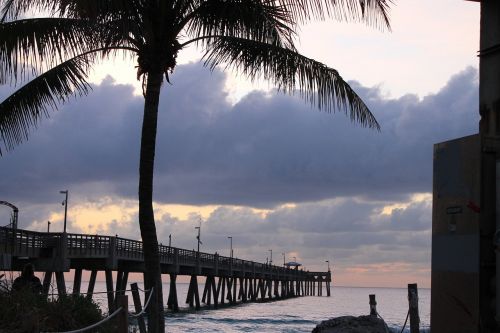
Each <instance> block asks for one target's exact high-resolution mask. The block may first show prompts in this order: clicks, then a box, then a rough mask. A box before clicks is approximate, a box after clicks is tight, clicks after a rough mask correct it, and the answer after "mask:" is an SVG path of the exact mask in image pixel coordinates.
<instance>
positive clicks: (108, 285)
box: [104, 269, 114, 312]
mask: <svg viewBox="0 0 500 333" xmlns="http://www.w3.org/2000/svg"><path fill="white" fill-rule="evenodd" d="M104 274H105V276H106V294H107V296H108V310H109V312H112V311H113V309H114V297H113V296H114V295H113V274H112V271H111V270H110V269H106V270H105V271H104Z"/></svg>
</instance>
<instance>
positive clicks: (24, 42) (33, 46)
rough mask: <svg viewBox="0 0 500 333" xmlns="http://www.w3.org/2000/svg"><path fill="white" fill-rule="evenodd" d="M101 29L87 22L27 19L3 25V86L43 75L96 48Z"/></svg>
mask: <svg viewBox="0 0 500 333" xmlns="http://www.w3.org/2000/svg"><path fill="white" fill-rule="evenodd" d="M96 33H97V29H93V27H92V26H91V25H90V24H89V22H87V21H84V20H73V19H66V18H40V19H25V20H18V21H13V22H4V23H0V83H1V84H4V83H6V82H7V81H9V80H12V81H13V82H16V81H17V80H18V75H20V78H21V79H23V78H25V77H26V74H30V73H33V72H41V71H43V70H44V69H47V68H51V67H53V65H54V64H57V63H61V62H62V61H64V60H66V59H68V58H72V57H74V56H75V55H77V54H81V53H83V52H86V51H87V50H88V49H91V48H93V47H95V45H94V44H95V43H96V42H97V41H99V39H97V38H93V37H95V34H96Z"/></svg>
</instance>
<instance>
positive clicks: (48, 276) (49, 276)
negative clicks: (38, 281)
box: [42, 271, 52, 295]
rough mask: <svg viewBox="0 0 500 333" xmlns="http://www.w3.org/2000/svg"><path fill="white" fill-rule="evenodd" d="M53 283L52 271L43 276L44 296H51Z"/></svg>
mask: <svg viewBox="0 0 500 333" xmlns="http://www.w3.org/2000/svg"><path fill="white" fill-rule="evenodd" d="M51 281H52V271H47V272H45V275H44V276H43V284H42V293H43V294H44V295H48V294H49V288H50V282H51Z"/></svg>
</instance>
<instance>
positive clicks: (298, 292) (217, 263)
mask: <svg viewBox="0 0 500 333" xmlns="http://www.w3.org/2000/svg"><path fill="white" fill-rule="evenodd" d="M159 253H160V265H161V272H162V274H168V275H169V277H170V290H169V293H168V301H167V306H168V308H169V309H171V310H172V311H178V309H179V296H178V295H177V287H176V281H177V277H178V276H188V277H190V283H189V289H188V292H187V296H186V303H187V304H189V306H190V307H192V308H194V309H200V301H201V302H203V303H205V304H206V305H212V304H213V306H214V307H215V308H217V307H218V306H219V305H220V304H224V302H226V301H227V303H229V304H235V303H237V302H238V301H241V302H251V301H253V302H255V301H268V300H279V299H284V298H289V297H297V296H316V295H317V296H322V295H323V286H325V287H326V293H327V295H326V296H330V285H331V272H330V271H328V272H308V271H304V270H299V269H298V267H295V268H289V267H284V266H275V265H271V264H264V263H258V262H253V261H247V260H242V259H238V258H233V257H225V256H221V255H219V254H217V253H215V254H210V253H203V252H199V251H194V250H186V249H181V248H176V247H171V246H165V245H159ZM26 263H32V264H33V265H34V266H35V269H36V271H39V272H40V271H42V272H44V273H45V274H44V278H43V292H45V293H48V291H49V288H50V285H51V283H52V279H53V277H54V278H55V282H56V285H57V291H58V293H59V294H65V293H67V289H66V281H65V277H64V272H70V271H71V270H73V271H74V278H73V289H72V292H73V293H75V294H76V293H81V286H82V272H83V271H84V270H86V271H90V279H89V282H88V287H87V292H86V294H87V296H88V297H92V294H93V293H94V286H95V282H96V278H97V273H98V272H99V271H103V272H104V273H105V278H106V289H107V296H108V307H109V309H112V308H113V304H115V300H116V298H117V297H118V296H120V294H121V293H123V290H125V289H126V285H127V281H128V276H129V273H143V272H144V270H145V266H144V253H143V250H142V242H140V241H137V240H132V239H126V238H121V237H118V236H102V235H87V234H73V233H64V232H62V233H53V232H50V233H49V232H36V231H28V230H22V229H14V228H9V227H0V270H4V271H20V270H22V268H23V267H24V265H25V264H26ZM113 272H116V276H115V277H116V281H115V282H113V274H112V273H113ZM198 277H204V278H205V287H204V291H203V295H202V297H201V300H200V295H199V291H198Z"/></svg>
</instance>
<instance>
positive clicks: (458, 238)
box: [431, 134, 480, 333]
mask: <svg viewBox="0 0 500 333" xmlns="http://www.w3.org/2000/svg"><path fill="white" fill-rule="evenodd" d="M433 168H434V175H433V203H432V282H431V283H432V285H431V328H432V331H433V332H440V333H448V332H449V333H469V332H471V333H472V332H474V333H475V332H477V329H478V322H479V213H478V207H479V206H480V203H479V198H480V192H479V191H480V186H479V185H480V174H479V170H480V169H479V168H480V139H479V135H478V134H476V135H471V136H466V137H463V138H459V139H455V140H451V141H446V142H441V143H438V144H435V145H434V166H433Z"/></svg>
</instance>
